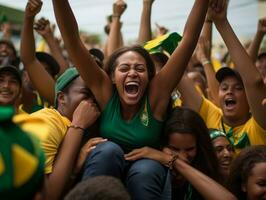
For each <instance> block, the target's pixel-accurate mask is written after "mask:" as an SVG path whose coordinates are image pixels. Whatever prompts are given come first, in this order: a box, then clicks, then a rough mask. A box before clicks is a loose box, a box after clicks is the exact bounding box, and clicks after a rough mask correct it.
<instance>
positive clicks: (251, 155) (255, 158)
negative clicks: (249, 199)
mask: <svg viewBox="0 0 266 200" xmlns="http://www.w3.org/2000/svg"><path fill="white" fill-rule="evenodd" d="M262 162H266V145H255V146H251V147H247V148H246V149H244V150H242V151H241V152H240V154H239V155H238V156H237V157H236V158H235V160H234V161H233V163H232V165H231V168H230V174H229V180H228V189H229V190H230V191H231V192H232V193H233V194H234V195H236V197H237V198H238V199H241V200H242V199H243V200H244V199H246V193H245V192H244V191H242V187H241V185H242V184H244V183H246V182H247V180H248V178H249V176H250V174H251V172H252V169H253V168H254V166H255V165H256V164H257V163H262Z"/></svg>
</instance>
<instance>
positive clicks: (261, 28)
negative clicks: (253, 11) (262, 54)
mask: <svg viewBox="0 0 266 200" xmlns="http://www.w3.org/2000/svg"><path fill="white" fill-rule="evenodd" d="M265 34H266V17H265V18H262V19H259V21H258V28H257V32H256V34H255V37H254V39H253V40H252V42H251V44H250V45H249V47H248V49H247V52H248V54H249V56H250V57H251V59H252V61H253V62H254V63H255V62H256V60H257V57H258V52H259V49H260V44H261V42H262V40H263V37H264V35H265Z"/></svg>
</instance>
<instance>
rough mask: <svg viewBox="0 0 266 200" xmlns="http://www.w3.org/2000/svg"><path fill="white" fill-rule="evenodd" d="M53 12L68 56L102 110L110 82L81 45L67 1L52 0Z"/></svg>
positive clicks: (109, 89)
mask: <svg viewBox="0 0 266 200" xmlns="http://www.w3.org/2000/svg"><path fill="white" fill-rule="evenodd" d="M53 6H54V12H55V17H56V21H57V24H58V27H59V29H60V32H61V35H62V38H63V41H64V44H65V46H66V49H67V51H68V53H69V56H70V58H71V60H72V62H73V64H74V65H75V67H76V68H77V69H78V71H79V73H80V75H81V77H82V79H83V80H84V81H85V83H86V85H87V86H88V87H89V89H90V90H91V91H92V92H93V94H94V96H95V98H96V100H97V103H98V104H99V106H100V109H103V108H104V107H105V105H106V104H107V102H108V100H109V98H110V97H111V95H112V92H113V91H112V82H111V80H110V78H109V77H108V75H107V74H106V72H105V71H104V70H102V69H101V68H100V67H99V66H98V65H97V63H96V62H95V61H94V59H93V58H92V56H91V55H90V54H89V52H88V50H87V49H86V47H85V46H84V45H83V43H82V41H81V39H80V37H79V31H78V25H77V22H76V19H75V17H74V14H73V12H72V10H71V7H70V5H69V1H68V0H63V1H61V0H60V1H58V0H53Z"/></svg>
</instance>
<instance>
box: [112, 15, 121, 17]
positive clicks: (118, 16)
mask: <svg viewBox="0 0 266 200" xmlns="http://www.w3.org/2000/svg"><path fill="white" fill-rule="evenodd" d="M112 17H120V16H119V15H112Z"/></svg>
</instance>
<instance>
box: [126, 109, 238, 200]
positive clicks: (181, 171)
mask: <svg viewBox="0 0 266 200" xmlns="http://www.w3.org/2000/svg"><path fill="white" fill-rule="evenodd" d="M165 136H166V140H167V144H166V146H165V148H164V150H163V152H162V151H158V150H155V149H152V148H150V147H143V148H139V149H135V150H133V151H131V152H130V153H128V154H126V155H125V158H126V160H130V161H134V160H138V159H140V158H150V159H155V160H158V161H159V162H161V163H162V164H164V165H166V166H168V167H169V168H170V169H172V170H171V176H172V199H184V200H186V199H197V200H198V199H210V200H216V199H221V200H222V199H227V200H229V199H235V197H234V196H233V195H232V194H230V192H228V191H227V190H226V189H225V188H223V187H222V186H221V185H219V184H218V183H217V182H219V181H220V180H221V179H220V174H219V170H218V161H217V158H216V156H215V152H214V150H213V147H212V144H211V139H210V136H209V133H208V129H207V127H206V125H205V123H204V121H203V119H202V118H201V117H200V116H199V115H198V114H197V113H196V112H194V111H192V110H190V109H187V108H178V107H176V108H174V109H173V111H172V113H171V115H170V117H169V119H168V120H167V121H166V125H165ZM207 175H208V176H207ZM216 181H217V182H216Z"/></svg>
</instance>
